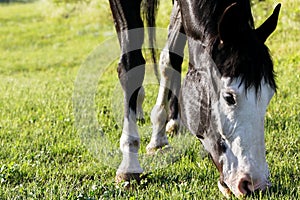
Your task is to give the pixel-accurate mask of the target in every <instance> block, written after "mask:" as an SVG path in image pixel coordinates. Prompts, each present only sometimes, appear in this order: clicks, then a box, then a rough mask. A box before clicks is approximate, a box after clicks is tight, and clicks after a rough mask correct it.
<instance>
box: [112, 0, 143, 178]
mask: <svg viewBox="0 0 300 200" xmlns="http://www.w3.org/2000/svg"><path fill="white" fill-rule="evenodd" d="M140 4H141V0H139V1H123V0H110V6H111V10H112V14H113V17H114V21H115V26H116V30H117V32H118V39H119V43H120V47H121V58H120V62H119V66H118V76H119V80H120V83H121V86H122V89H123V92H124V124H123V130H122V136H121V138H120V149H121V151H122V154H123V158H122V162H121V164H120V166H119V168H118V170H117V173H116V181H117V182H120V181H123V180H124V181H127V180H130V179H137V180H139V177H140V174H141V173H142V172H143V169H142V168H141V166H140V163H139V160H138V150H139V147H140V138H139V134H138V129H137V125H136V119H137V100H138V96H139V91H140V89H141V87H142V83H143V80H144V73H145V60H144V58H143V55H142V52H141V47H142V44H143V41H144V29H143V21H142V19H141V16H140V7H141V5H140ZM139 112H140V111H139ZM138 115H139V114H138Z"/></svg>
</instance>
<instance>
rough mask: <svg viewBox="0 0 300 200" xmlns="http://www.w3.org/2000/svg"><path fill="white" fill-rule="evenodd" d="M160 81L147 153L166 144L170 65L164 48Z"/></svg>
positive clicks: (152, 115) (161, 56) (152, 113)
mask: <svg viewBox="0 0 300 200" xmlns="http://www.w3.org/2000/svg"><path fill="white" fill-rule="evenodd" d="M159 65H160V71H161V82H160V87H159V92H158V96H157V99H156V105H155V106H154V108H153V109H152V112H151V122H152V127H153V132H152V137H151V141H150V143H149V144H148V145H147V147H146V149H147V151H148V153H153V151H154V150H155V149H157V148H162V147H163V146H165V145H168V139H167V136H166V121H167V112H168V110H167V108H168V106H167V103H168V102H167V100H168V99H167V98H168V92H169V88H170V80H171V76H172V70H173V69H172V67H171V66H170V59H169V51H168V50H166V49H164V50H163V51H162V53H161V55H160V63H159Z"/></svg>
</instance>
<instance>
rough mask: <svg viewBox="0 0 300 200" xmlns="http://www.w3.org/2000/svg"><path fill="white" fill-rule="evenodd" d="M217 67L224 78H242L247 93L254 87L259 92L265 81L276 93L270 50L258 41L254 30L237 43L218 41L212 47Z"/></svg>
mask: <svg viewBox="0 0 300 200" xmlns="http://www.w3.org/2000/svg"><path fill="white" fill-rule="evenodd" d="M211 48H212V49H211V50H212V51H211V54H212V58H213V60H214V62H215V63H216V66H217V67H218V69H219V71H220V73H221V75H222V76H224V77H235V78H237V77H241V84H242V83H245V87H246V91H247V89H248V88H251V87H254V88H255V90H256V92H258V91H259V89H260V86H261V80H262V79H264V81H265V82H266V83H268V84H269V85H270V86H271V87H272V88H273V89H274V90H275V91H276V83H275V73H274V69H273V62H272V59H271V56H270V53H269V49H268V48H267V46H266V45H265V44H263V43H262V42H261V41H260V40H258V39H257V37H256V35H255V33H254V30H252V31H251V32H250V33H248V34H246V35H245V37H244V38H243V39H240V40H238V41H237V42H236V43H231V44H220V40H219V39H216V40H215V41H214V43H213V44H212V46H211Z"/></svg>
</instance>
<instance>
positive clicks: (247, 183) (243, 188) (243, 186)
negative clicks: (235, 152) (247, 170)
mask: <svg viewBox="0 0 300 200" xmlns="http://www.w3.org/2000/svg"><path fill="white" fill-rule="evenodd" d="M238 189H239V191H240V193H242V194H243V195H248V194H251V193H252V192H254V190H255V188H254V187H253V184H252V182H251V179H250V178H247V177H245V178H242V179H241V180H240V182H239V184H238Z"/></svg>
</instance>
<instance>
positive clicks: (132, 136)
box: [117, 110, 143, 175]
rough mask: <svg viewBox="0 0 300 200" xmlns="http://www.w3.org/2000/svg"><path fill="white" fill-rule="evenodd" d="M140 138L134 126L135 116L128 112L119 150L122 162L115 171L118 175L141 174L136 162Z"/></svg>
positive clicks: (137, 161) (138, 164)
mask: <svg viewBox="0 0 300 200" xmlns="http://www.w3.org/2000/svg"><path fill="white" fill-rule="evenodd" d="M139 147H140V138H139V134H138V130H137V126H136V115H135V114H134V112H133V111H131V110H130V111H129V117H128V118H126V117H125V119H124V125H123V131H122V136H121V139H120V149H121V151H122V153H123V159H122V162H121V164H120V166H119V168H118V170H117V175H118V174H128V173H142V172H143V169H142V168H141V166H140V163H139V160H138V150H139Z"/></svg>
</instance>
